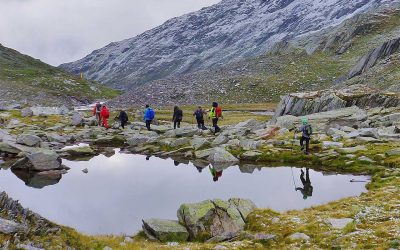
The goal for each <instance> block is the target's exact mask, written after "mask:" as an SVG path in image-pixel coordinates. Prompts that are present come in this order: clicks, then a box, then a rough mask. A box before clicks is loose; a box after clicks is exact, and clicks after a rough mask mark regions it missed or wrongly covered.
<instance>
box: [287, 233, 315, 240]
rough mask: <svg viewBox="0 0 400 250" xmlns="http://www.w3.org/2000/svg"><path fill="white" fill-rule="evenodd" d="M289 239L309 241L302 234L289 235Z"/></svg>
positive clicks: (306, 236) (308, 237) (307, 237)
mask: <svg viewBox="0 0 400 250" xmlns="http://www.w3.org/2000/svg"><path fill="white" fill-rule="evenodd" d="M289 239H291V240H309V239H310V236H308V235H306V234H304V233H294V234H292V235H290V237H289Z"/></svg>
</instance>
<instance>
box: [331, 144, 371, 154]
mask: <svg viewBox="0 0 400 250" xmlns="http://www.w3.org/2000/svg"><path fill="white" fill-rule="evenodd" d="M366 150H368V149H367V147H365V146H362V145H359V146H355V147H351V148H339V149H338V151H339V152H341V153H344V154H354V153H357V152H360V151H366Z"/></svg>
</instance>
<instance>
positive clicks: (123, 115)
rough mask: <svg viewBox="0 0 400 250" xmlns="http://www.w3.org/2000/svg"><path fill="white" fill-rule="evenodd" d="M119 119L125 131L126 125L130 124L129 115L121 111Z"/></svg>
mask: <svg viewBox="0 0 400 250" xmlns="http://www.w3.org/2000/svg"><path fill="white" fill-rule="evenodd" d="M117 118H118V119H119V121H120V122H121V127H122V128H123V129H124V128H125V125H126V124H127V123H128V121H129V118H128V114H127V113H126V112H125V111H124V110H121V111H120V112H119V115H118V117H117Z"/></svg>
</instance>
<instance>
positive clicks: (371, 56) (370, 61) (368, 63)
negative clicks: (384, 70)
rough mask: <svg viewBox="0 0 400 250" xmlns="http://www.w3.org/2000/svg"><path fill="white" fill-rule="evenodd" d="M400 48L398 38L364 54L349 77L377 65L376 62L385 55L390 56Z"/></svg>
mask: <svg viewBox="0 0 400 250" xmlns="http://www.w3.org/2000/svg"><path fill="white" fill-rule="evenodd" d="M399 50H400V38H396V39H393V40H390V41H387V42H385V43H384V44H382V45H381V46H379V47H378V48H376V49H373V50H372V51H370V52H369V53H368V54H366V55H365V56H363V57H362V58H361V59H360V61H358V63H357V65H356V66H355V67H354V68H353V69H351V71H350V72H349V78H353V77H355V76H358V75H361V74H362V73H364V72H365V71H367V70H368V69H370V68H372V67H374V66H375V64H376V63H377V62H378V61H379V60H380V59H383V58H385V57H388V56H390V55H392V54H394V53H396V52H398V51H399Z"/></svg>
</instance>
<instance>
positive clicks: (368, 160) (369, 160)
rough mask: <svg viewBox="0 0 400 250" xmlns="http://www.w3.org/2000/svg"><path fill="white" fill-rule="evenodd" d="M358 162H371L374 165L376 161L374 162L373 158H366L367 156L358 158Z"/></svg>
mask: <svg viewBox="0 0 400 250" xmlns="http://www.w3.org/2000/svg"><path fill="white" fill-rule="evenodd" d="M358 160H359V161H364V162H370V163H374V162H375V161H374V160H372V159H371V158H368V157H366V156H364V155H363V156H360V157H358Z"/></svg>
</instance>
